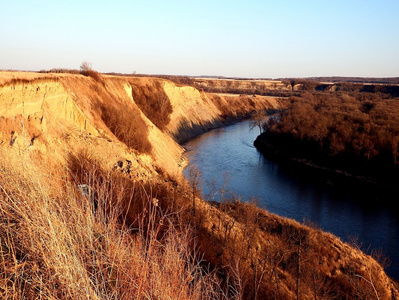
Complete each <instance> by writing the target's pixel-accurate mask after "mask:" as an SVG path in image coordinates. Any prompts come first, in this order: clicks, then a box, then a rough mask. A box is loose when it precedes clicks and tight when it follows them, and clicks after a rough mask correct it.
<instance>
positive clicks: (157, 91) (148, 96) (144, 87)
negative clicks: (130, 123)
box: [130, 80, 173, 130]
mask: <svg viewBox="0 0 399 300" xmlns="http://www.w3.org/2000/svg"><path fill="white" fill-rule="evenodd" d="M130 82H131V86H132V96H133V99H134V101H135V102H136V104H137V105H138V106H139V107H140V109H141V111H142V112H143V113H144V114H145V115H146V117H147V118H149V119H150V120H151V122H152V123H154V124H155V125H156V126H157V127H158V128H159V129H161V130H163V129H165V128H166V126H167V125H168V124H169V122H170V114H171V113H172V112H173V108H172V105H171V103H170V100H169V98H168V96H167V95H166V93H165V91H164V89H163V87H162V82H161V81H159V80H158V81H151V82H142V81H140V80H130Z"/></svg>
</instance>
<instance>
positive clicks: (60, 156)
mask: <svg viewBox="0 0 399 300" xmlns="http://www.w3.org/2000/svg"><path fill="white" fill-rule="evenodd" d="M215 84H216V83H215ZM234 84H235V83H233V84H232V85H233V86H232V88H234ZM255 85H256V83H255ZM240 87H241V83H240V84H238V85H237V88H240ZM252 87H253V86H252ZM274 88H276V89H278V88H279V87H278V86H276V87H274ZM282 88H284V89H285V87H282ZM241 91H244V92H242V93H240V94H241V95H238V94H221V93H211V92H205V91H202V90H199V89H197V88H195V87H193V86H188V85H182V84H176V83H174V82H172V81H170V80H167V79H162V78H152V77H128V76H116V75H101V74H97V75H96V76H83V75H79V74H66V73H65V74H63V73H59V74H53V73H26V72H1V73H0V155H1V157H2V158H3V159H2V160H1V162H0V221H1V223H0V224H1V231H0V247H1V248H0V249H1V251H0V258H1V263H0V270H1V275H0V295H1V296H2V298H28V299H32V298H38V297H42V298H51V299H83V298H85V299H132V298H137V299H155V298H156V299H220V298H222V299H223V298H225V299H263V298H277V299H296V298H302V299H309V298H312V299H315V298H316V299H321V298H339V299H342V298H350V299H353V298H358V299H375V298H379V299H395V297H396V298H397V297H399V292H398V289H397V287H396V286H395V284H394V283H393V282H392V280H391V279H390V278H389V277H388V276H387V275H386V274H385V272H384V270H383V267H382V266H381V264H383V259H381V258H383V257H381V256H380V255H378V253H377V255H375V256H374V257H372V256H370V255H366V254H364V253H363V252H361V251H360V250H359V248H357V247H356V246H353V245H349V244H346V243H343V242H342V241H340V240H339V239H338V238H337V237H335V236H333V235H331V234H329V233H324V232H322V231H321V230H319V229H318V228H315V227H314V226H306V225H304V224H299V223H297V222H295V221H293V220H289V219H285V218H282V217H279V216H276V215H273V214H270V213H268V212H267V211H264V210H261V209H259V208H257V207H256V206H255V205H252V204H250V203H241V202H240V200H239V199H225V201H224V202H223V203H219V204H212V205H211V204H210V203H207V202H205V201H203V200H202V199H201V198H200V197H198V195H199V193H198V183H197V179H198V177H197V176H198V173H195V172H193V176H192V177H191V178H190V179H189V180H186V179H185V178H184V176H183V173H182V170H183V168H184V167H185V166H186V165H187V162H186V161H185V158H184V155H183V154H184V149H183V147H181V146H180V145H179V143H178V142H182V141H184V140H186V139H189V138H190V137H193V136H195V135H197V134H201V133H202V132H204V131H206V130H209V129H211V128H215V127H217V126H222V125H223V124H226V123H228V122H234V121H237V120H239V119H241V118H244V117H248V116H250V115H251V114H253V113H256V112H259V111H265V110H268V109H278V108H280V107H283V106H285V105H286V104H285V100H284V99H280V98H276V97H271V96H259V95H256V96H254V95H253V94H252V93H251V94H249V95H248V94H246V93H245V90H242V89H241ZM377 258H380V260H379V262H377V260H376V259H377ZM380 263H381V264H380Z"/></svg>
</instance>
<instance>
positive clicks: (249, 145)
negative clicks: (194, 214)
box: [183, 121, 399, 279]
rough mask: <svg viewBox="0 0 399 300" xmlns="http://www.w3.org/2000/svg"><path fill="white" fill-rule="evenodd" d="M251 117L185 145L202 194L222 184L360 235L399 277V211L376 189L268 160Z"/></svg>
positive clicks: (281, 210) (298, 216)
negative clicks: (325, 179) (343, 184)
mask: <svg viewBox="0 0 399 300" xmlns="http://www.w3.org/2000/svg"><path fill="white" fill-rule="evenodd" d="M250 124H251V123H250V121H244V122H240V123H236V124H234V125H230V126H226V127H222V128H218V129H214V130H211V131H209V132H207V133H205V134H202V135H201V136H198V137H196V138H194V139H192V140H190V141H188V142H187V143H185V144H184V145H183V146H184V147H185V148H186V149H187V152H186V157H187V158H188V159H189V161H190V165H189V166H188V167H187V168H186V169H185V170H184V174H185V176H186V177H187V178H188V177H189V169H190V167H191V166H193V165H195V166H196V168H197V170H198V171H200V172H201V181H202V194H203V197H204V198H205V199H208V200H216V201H218V200H220V192H219V193H217V191H218V190H219V191H220V190H221V189H222V188H223V186H225V188H224V189H225V190H227V191H228V193H233V194H234V195H236V196H240V197H241V199H242V200H243V201H244V200H250V199H251V198H252V197H254V198H255V199H256V201H257V202H258V205H259V206H261V207H263V208H265V209H267V210H268V211H270V212H272V213H275V214H278V215H280V216H284V217H289V218H293V219H295V220H297V221H299V222H302V221H304V220H305V219H307V220H309V221H311V222H312V223H315V224H316V225H317V226H318V227H320V228H321V229H322V230H324V231H328V232H331V233H333V234H335V235H337V236H338V237H340V238H341V239H342V240H343V241H352V240H353V239H357V241H358V243H361V244H362V249H363V251H364V252H366V253H368V254H370V253H371V251H372V250H382V251H383V252H384V254H385V256H387V257H388V258H389V259H390V260H391V265H390V266H389V267H388V268H387V269H386V271H387V273H388V275H390V276H392V277H394V278H396V279H399V253H398V252H399V212H398V210H397V209H395V208H394V207H393V206H390V205H388V204H384V202H382V201H380V200H382V199H378V197H376V196H375V195H374V194H373V193H370V192H367V193H365V192H363V191H362V190H348V189H339V188H337V187H334V186H331V185H327V184H322V183H315V182H313V180H311V179H307V178H304V177H303V176H301V175H300V174H297V173H295V172H293V171H292V170H290V169H288V168H287V167H280V166H279V165H277V164H276V163H274V162H272V161H270V160H267V159H266V158H264V157H263V155H262V154H261V153H260V152H259V151H258V150H257V149H256V148H255V147H254V146H253V141H254V140H255V139H256V137H257V135H258V134H259V129H257V128H254V129H252V130H251V129H250ZM228 193H227V194H228Z"/></svg>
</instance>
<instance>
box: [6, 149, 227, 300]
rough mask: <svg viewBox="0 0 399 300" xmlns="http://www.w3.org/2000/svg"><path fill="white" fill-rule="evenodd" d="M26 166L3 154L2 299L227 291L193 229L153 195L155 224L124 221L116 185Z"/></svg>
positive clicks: (150, 212)
mask: <svg viewBox="0 0 399 300" xmlns="http://www.w3.org/2000/svg"><path fill="white" fill-rule="evenodd" d="M2 155H4V156H2V157H9V156H7V154H6V153H2ZM8 161H9V162H11V161H12V160H11V159H8ZM14 162H16V161H14ZM13 165H14V166H15V164H13ZM20 166H21V168H19V167H18V168H13V167H12V165H10V164H9V163H7V162H6V161H4V160H3V161H2V162H1V166H0V226H1V227H0V229H1V230H0V270H1V272H0V297H1V298H3V299H9V298H13V299H36V298H44V299H155V298H156V299H215V298H219V297H221V296H222V295H223V293H222V292H221V289H220V287H219V283H218V280H217V279H216V277H215V276H213V275H212V274H210V273H206V272H204V270H203V269H202V268H201V267H200V265H199V262H200V258H199V257H198V254H197V253H196V252H195V251H193V250H192V247H191V244H192V243H193V240H192V234H191V232H190V230H187V231H185V232H183V231H180V230H177V229H176V227H174V226H173V224H172V223H171V222H170V220H169V217H168V216H166V215H164V214H163V213H162V212H161V208H160V207H159V205H158V203H157V200H156V199H155V198H153V197H152V196H151V195H150V194H147V197H146V199H144V200H143V201H144V202H146V208H147V210H144V214H146V215H147V216H148V217H147V219H148V222H147V229H148V230H144V228H142V227H141V226H142V225H140V224H139V227H137V228H131V227H129V226H127V224H126V223H125V224H123V222H120V220H121V219H122V220H123V219H124V218H123V215H122V214H123V211H124V210H122V209H121V208H120V207H119V205H118V204H120V203H122V201H120V199H118V197H119V195H118V194H113V192H115V190H114V191H111V190H108V189H103V190H98V191H96V197H95V198H93V197H92V196H91V195H90V193H89V195H87V196H85V195H84V194H83V193H81V192H80V191H79V189H78V188H77V186H76V184H75V183H74V182H71V181H70V180H69V179H68V178H62V177H55V176H54V175H52V174H43V172H42V171H43V170H36V169H35V168H34V167H33V166H32V165H29V164H25V163H24V162H22V163H20ZM94 174H95V173H93V175H94ZM95 181H96V179H95V178H92V181H91V182H92V183H95ZM54 182H57V184H54ZM131 184H133V183H131ZM110 185H112V183H110ZM131 191H132V193H134V189H132V190H131ZM132 198H133V195H132ZM94 200H95V201H96V203H95V202H94ZM110 201H112V204H113V205H112V206H110V205H109V204H110ZM156 216H159V218H158V217H156ZM164 224H166V225H167V226H165V228H166V229H165V230H162V228H163V227H164V226H163V225H164ZM135 229H136V230H137V231H135ZM133 232H136V233H133ZM161 232H162V234H161Z"/></svg>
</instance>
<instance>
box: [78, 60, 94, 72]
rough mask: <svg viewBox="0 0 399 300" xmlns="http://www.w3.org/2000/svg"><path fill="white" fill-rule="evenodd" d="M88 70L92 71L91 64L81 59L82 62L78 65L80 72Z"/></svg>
mask: <svg viewBox="0 0 399 300" xmlns="http://www.w3.org/2000/svg"><path fill="white" fill-rule="evenodd" d="M90 71H93V67H92V64H91V63H90V62H88V61H83V62H82V64H81V65H80V72H81V73H82V74H84V73H89V72H90Z"/></svg>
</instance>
